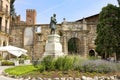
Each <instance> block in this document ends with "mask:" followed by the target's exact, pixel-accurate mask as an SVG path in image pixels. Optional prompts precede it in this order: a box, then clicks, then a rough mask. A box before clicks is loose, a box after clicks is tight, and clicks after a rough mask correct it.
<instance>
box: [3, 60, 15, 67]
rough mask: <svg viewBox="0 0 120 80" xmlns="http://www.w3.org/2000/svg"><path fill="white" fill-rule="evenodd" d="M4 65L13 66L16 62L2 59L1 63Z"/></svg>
mask: <svg viewBox="0 0 120 80" xmlns="http://www.w3.org/2000/svg"><path fill="white" fill-rule="evenodd" d="M1 65H2V66H13V65H14V62H10V61H6V60H5V61H2V63H1Z"/></svg>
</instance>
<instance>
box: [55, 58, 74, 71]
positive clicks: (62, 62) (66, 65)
mask: <svg viewBox="0 0 120 80" xmlns="http://www.w3.org/2000/svg"><path fill="white" fill-rule="evenodd" d="M73 63H74V57H73V56H65V57H59V58H58V59H57V60H56V63H55V68H56V69H57V70H65V71H67V70H71V69H73Z"/></svg>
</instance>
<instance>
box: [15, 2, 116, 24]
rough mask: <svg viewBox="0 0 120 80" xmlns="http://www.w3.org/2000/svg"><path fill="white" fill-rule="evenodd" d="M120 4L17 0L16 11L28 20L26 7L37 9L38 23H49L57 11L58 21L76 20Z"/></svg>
mask: <svg viewBox="0 0 120 80" xmlns="http://www.w3.org/2000/svg"><path fill="white" fill-rule="evenodd" d="M109 3H110V4H114V5H116V6H118V4H117V0H16V1H15V10H16V13H17V14H18V15H19V14H20V15H21V19H22V20H23V21H25V20H26V9H36V11H37V24H47V23H49V22H50V17H51V16H52V15H53V14H54V13H55V14H56V15H57V16H56V17H57V22H58V23H61V22H62V21H63V18H66V21H76V20H78V19H81V18H83V17H88V16H91V15H94V14H97V13H99V12H100V11H101V9H102V7H104V6H106V5H107V4H109Z"/></svg>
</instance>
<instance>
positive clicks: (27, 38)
mask: <svg viewBox="0 0 120 80" xmlns="http://www.w3.org/2000/svg"><path fill="white" fill-rule="evenodd" d="M24 45H25V46H26V45H27V46H30V45H33V28H32V27H27V28H25V30H24Z"/></svg>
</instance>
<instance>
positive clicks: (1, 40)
mask: <svg viewBox="0 0 120 80" xmlns="http://www.w3.org/2000/svg"><path fill="white" fill-rule="evenodd" d="M9 24H10V0H0V46H6V45H8V44H9Z"/></svg>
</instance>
